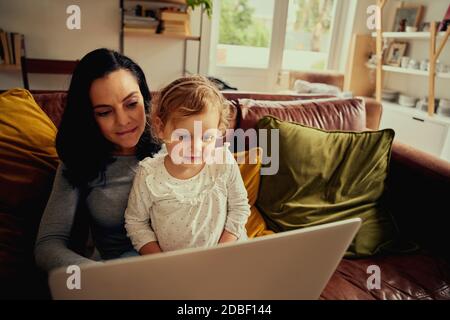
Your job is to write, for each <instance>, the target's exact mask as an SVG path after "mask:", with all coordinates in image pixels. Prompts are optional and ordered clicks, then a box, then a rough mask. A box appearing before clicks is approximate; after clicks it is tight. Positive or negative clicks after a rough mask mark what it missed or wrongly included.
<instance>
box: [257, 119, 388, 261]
mask: <svg viewBox="0 0 450 320" xmlns="http://www.w3.org/2000/svg"><path fill="white" fill-rule="evenodd" d="M257 127H258V128H259V129H279V146H280V147H279V155H280V156H279V158H280V161H279V162H280V163H279V170H278V173H277V174H275V175H271V176H262V178H261V187H260V192H259V197H258V200H257V202H256V205H257V207H258V208H259V209H260V210H261V212H262V214H263V215H264V217H265V218H266V220H267V223H268V225H269V227H270V228H271V229H273V230H274V231H277V232H279V231H287V230H292V229H297V228H305V227H310V226H316V225H320V224H324V223H329V222H334V221H341V220H344V219H350V218H355V217H359V218H361V219H362V220H363V223H362V226H361V229H360V230H359V232H358V234H357V235H356V237H355V239H354V241H353V243H352V244H351V246H350V247H349V249H348V251H347V254H346V256H347V257H364V256H370V255H373V254H375V253H377V252H378V251H379V250H380V249H381V248H382V247H383V246H385V245H387V244H389V243H391V242H392V240H394V238H395V236H396V228H395V226H394V223H393V221H392V218H391V217H390V215H389V214H388V213H387V212H386V211H385V210H384V209H383V208H382V206H381V201H380V198H381V196H382V194H383V190H384V187H385V181H386V177H387V175H388V168H389V160H390V153H391V145H392V141H393V138H394V131H393V130H390V129H386V130H381V131H368V132H342V131H339V132H338V131H324V130H321V129H316V128H310V127H306V126H303V125H300V124H297V123H292V122H285V121H281V120H279V119H277V118H274V117H271V116H268V117H264V118H262V119H261V120H260V121H259V122H258V125H257ZM268 142H269V146H268V147H267V149H268V150H271V146H270V143H271V140H270V135H269V139H268Z"/></svg>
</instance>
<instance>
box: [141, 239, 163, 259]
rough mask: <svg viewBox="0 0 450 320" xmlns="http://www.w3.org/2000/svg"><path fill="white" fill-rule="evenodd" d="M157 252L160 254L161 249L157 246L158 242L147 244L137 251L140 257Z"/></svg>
mask: <svg viewBox="0 0 450 320" xmlns="http://www.w3.org/2000/svg"><path fill="white" fill-rule="evenodd" d="M158 252H162V250H161V247H160V246H159V244H158V241H152V242H149V243H147V244H145V245H144V246H143V247H142V248H141V249H140V250H139V254H140V255H141V256H143V255H146V254H153V253H158Z"/></svg>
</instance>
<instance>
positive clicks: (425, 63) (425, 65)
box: [420, 59, 430, 71]
mask: <svg viewBox="0 0 450 320" xmlns="http://www.w3.org/2000/svg"><path fill="white" fill-rule="evenodd" d="M429 68H430V61H429V60H428V59H424V60H422V61H420V70H422V71H428V70H429Z"/></svg>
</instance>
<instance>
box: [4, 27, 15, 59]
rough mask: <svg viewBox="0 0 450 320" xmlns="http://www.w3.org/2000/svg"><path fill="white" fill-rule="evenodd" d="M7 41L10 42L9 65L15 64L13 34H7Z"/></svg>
mask: <svg viewBox="0 0 450 320" xmlns="http://www.w3.org/2000/svg"><path fill="white" fill-rule="evenodd" d="M6 40H7V41H8V54H9V64H14V54H13V52H14V47H13V40H12V34H11V32H7V33H6Z"/></svg>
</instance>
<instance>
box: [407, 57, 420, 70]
mask: <svg viewBox="0 0 450 320" xmlns="http://www.w3.org/2000/svg"><path fill="white" fill-rule="evenodd" d="M408 68H409V69H413V70H419V69H420V63H419V61H417V60H415V59H411V60H409V64H408Z"/></svg>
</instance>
